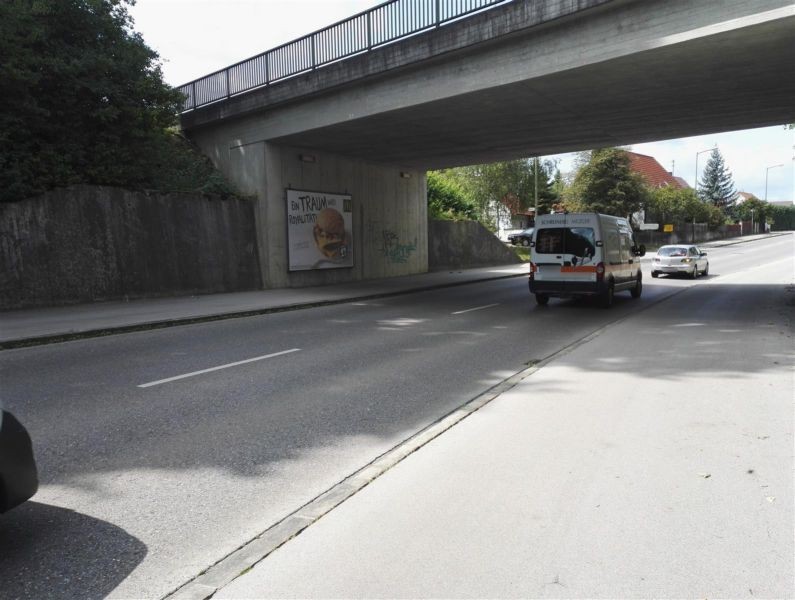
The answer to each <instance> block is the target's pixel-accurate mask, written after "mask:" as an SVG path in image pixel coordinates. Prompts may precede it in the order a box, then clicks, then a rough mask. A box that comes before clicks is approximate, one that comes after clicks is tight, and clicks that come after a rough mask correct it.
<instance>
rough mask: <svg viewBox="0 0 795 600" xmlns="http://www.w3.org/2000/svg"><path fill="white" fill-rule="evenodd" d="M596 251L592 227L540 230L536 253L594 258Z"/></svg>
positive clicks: (537, 237)
mask: <svg viewBox="0 0 795 600" xmlns="http://www.w3.org/2000/svg"><path fill="white" fill-rule="evenodd" d="M595 249H596V243H595V241H594V233H593V229H592V228H590V227H553V228H548V229H539V230H538V235H537V236H536V252H538V253H539V254H573V255H574V256H580V257H583V256H593V255H594V253H595Z"/></svg>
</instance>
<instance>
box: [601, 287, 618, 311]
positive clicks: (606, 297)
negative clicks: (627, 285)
mask: <svg viewBox="0 0 795 600" xmlns="http://www.w3.org/2000/svg"><path fill="white" fill-rule="evenodd" d="M615 292H616V290H615V286H614V284H613V282H612V281H611V282H610V283H609V284H608V285H607V291H606V292H605V293H604V294H602V308H610V307H611V306H613V296H614V295H615Z"/></svg>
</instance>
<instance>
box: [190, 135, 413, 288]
mask: <svg viewBox="0 0 795 600" xmlns="http://www.w3.org/2000/svg"><path fill="white" fill-rule="evenodd" d="M195 141H196V142H197V143H198V144H199V146H200V147H202V149H203V150H204V151H205V153H207V155H208V156H210V157H211V158H212V159H213V161H214V162H215V164H216V165H217V166H218V167H219V168H220V169H221V170H222V172H224V173H225V174H226V175H227V177H229V179H230V180H231V181H232V182H233V183H234V184H235V185H236V186H237V188H238V189H240V190H241V192H243V193H244V194H250V195H254V196H256V197H257V200H258V202H257V211H256V218H257V232H258V233H257V243H258V252H259V262H260V268H261V270H262V281H263V286H264V287H265V288H266V289H267V288H285V287H306V286H312V285H324V284H333V283H343V282H348V281H361V280H369V279H378V278H381V277H393V276H399V275H410V274H415V273H424V272H426V271H427V270H428V214H427V184H426V178H425V172H424V171H421V170H417V169H409V168H402V167H400V166H396V165H377V164H371V163H367V162H365V161H362V160H358V159H352V158H348V157H344V156H340V155H336V154H331V153H326V152H320V151H317V150H314V149H312V148H298V147H291V146H282V145H279V144H274V143H268V142H254V143H248V144H235V143H230V144H229V145H228V146H227V148H228V150H227V151H226V152H224V151H221V150H220V148H219V147H218V146H217V145H215V144H210V143H208V140H202V139H201V136H196V138H195ZM288 190H304V191H309V192H316V193H326V194H331V195H342V196H348V195H349V196H350V199H351V203H350V206H351V208H352V212H351V214H350V220H351V223H350V231H349V232H348V233H349V242H350V246H351V248H352V251H353V265H352V266H347V267H342V268H318V269H306V270H291V264H290V262H291V261H290V253H291V252H295V251H296V250H295V248H294V247H293V248H291V246H290V244H289V243H288V242H289V236H290V234H289V233H288V229H290V228H291V227H293V225H288V212H289V211H288ZM292 231H295V230H294V229H293V230H292ZM310 250H314V249H311V248H310ZM299 251H300V250H299ZM293 262H295V261H293ZM324 264H326V265H328V264H329V263H328V262H327V263H324ZM293 266H294V265H293Z"/></svg>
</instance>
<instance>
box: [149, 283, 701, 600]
mask: <svg viewBox="0 0 795 600" xmlns="http://www.w3.org/2000/svg"><path fill="white" fill-rule="evenodd" d="M689 289H690V288H689V287H686V288H680V289H677V290H675V291H673V292H672V293H671V294H668V295H666V296H664V297H662V298H659V299H658V300H656V301H654V302H652V303H651V304H649V305H648V306H645V307H644V308H643V309H641V311H646V310H648V309H650V308H651V307H653V306H656V305H657V304H660V303H661V302H664V301H666V300H668V299H670V298H673V297H675V296H678V295H679V294H681V293H683V292H686V291H687V290H689ZM635 315H637V312H634V313H631V314H629V315H624V316H621V317H619V318H617V319H614V320H613V321H610V322H608V323H606V324H604V325H602V326H601V327H599V328H598V329H596V330H594V331H592V332H591V333H589V334H587V335H585V336H583V337H581V338H579V339H577V340H575V341H573V342H571V343H570V344H568V345H566V346H565V347H563V348H561V349H560V350H558V351H556V352H554V353H552V354H550V355H549V356H546V357H544V358H542V359H540V360H533V361H530V364H528V367H527V368H525V369H522V370H521V371H518V372H517V373H514V374H513V375H512V376H510V377H508V378H507V379H504V380H503V381H501V382H500V383H498V384H496V385H494V386H492V387H491V388H489V389H488V390H486V391H485V392H483V393H481V394H479V395H477V396H475V397H474V398H473V399H471V400H469V401H468V402H466V403H465V404H463V405H462V406H460V407H458V408H456V409H454V410H453V411H451V412H450V413H448V414H446V415H444V416H442V417H441V418H439V419H437V420H436V421H434V422H433V423H431V424H430V425H428V426H427V427H425V428H423V429H421V430H420V431H419V432H417V433H415V434H414V435H413V436H411V437H410V438H408V439H407V440H405V441H403V442H401V443H400V444H398V445H397V446H395V447H394V448H392V449H391V450H387V451H386V452H385V453H383V454H381V455H380V456H378V457H376V458H375V459H374V460H372V461H371V462H369V463H368V464H367V465H365V466H364V467H362V468H361V469H359V470H358V471H356V472H354V473H353V474H352V475H350V476H348V477H346V478H345V479H343V480H342V481H340V482H339V483H337V484H336V485H334V486H332V487H331V488H329V489H328V490H326V491H325V492H323V493H321V494H320V495H318V496H316V497H315V498H314V499H312V500H310V501H309V502H308V503H307V504H305V505H304V506H302V507H301V508H299V509H297V510H296V511H294V512H293V513H291V514H289V515H287V516H286V517H285V518H283V519H282V520H281V521H279V522H277V523H276V524H274V525H273V526H271V527H270V528H269V529H267V530H266V531H265V532H263V533H262V534H260V535H259V536H257V537H256V538H254V539H253V540H251V541H249V542H247V543H246V544H243V545H242V546H240V547H239V548H238V549H237V550H235V551H233V552H232V553H230V554H229V555H227V556H226V557H224V558H222V559H221V560H220V561H218V562H217V563H215V564H214V565H212V566H211V567H209V568H208V569H207V570H206V571H204V572H203V573H201V574H200V575H198V576H197V577H196V578H195V579H193V580H191V581H189V582H188V583H186V584H184V585H183V586H182V587H180V588H177V589H176V590H174V591H173V592H171V593H170V594H167V595H166V596H164V597H163V598H162V600H208V599H209V598H212V597H213V596H214V595H215V593H216V592H217V591H218V590H220V589H221V588H223V587H225V586H226V585H228V584H229V583H231V582H232V581H234V580H235V579H237V578H238V577H240V576H241V575H244V574H245V573H246V572H248V571H249V570H250V569H251V568H253V567H254V565H256V564H257V563H258V562H260V561H262V560H264V559H265V558H267V557H268V555H270V554H271V553H272V552H273V551H274V550H276V549H278V548H279V547H280V546H282V545H284V544H285V543H287V542H288V541H290V540H291V539H293V538H294V537H295V536H297V535H299V534H300V533H302V532H303V531H304V530H305V529H306V528H307V527H309V526H310V525H312V524H313V523H315V522H316V521H317V520H319V519H320V518H322V517H323V516H324V515H326V514H328V513H329V512H331V511H332V510H334V509H335V508H336V507H337V506H339V505H340V504H342V503H343V502H345V501H346V500H348V499H349V498H350V497H352V496H353V495H355V494H356V493H358V492H360V491H361V490H362V489H364V488H365V487H366V486H368V485H369V484H370V483H372V482H373V481H374V480H375V479H377V478H378V477H380V476H381V475H383V474H384V473H386V472H387V471H389V470H390V469H391V468H392V467H394V466H395V465H397V464H398V463H399V462H401V461H402V460H403V459H405V458H406V457H408V456H410V455H411V454H413V453H414V452H416V451H417V450H419V449H420V448H422V447H423V446H425V445H427V444H428V443H430V442H431V441H433V440H434V439H436V438H437V437H439V436H440V435H442V434H443V433H444V432H445V431H447V430H448V429H450V428H452V427H453V426H455V425H457V424H458V423H460V422H461V421H463V420H464V419H466V418H467V417H468V416H470V415H471V414H473V413H475V412H477V411H478V410H480V409H481V408H483V407H484V406H486V405H487V404H489V403H490V402H491V401H492V400H494V399H496V398H497V397H499V396H501V395H502V394H504V393H505V392H507V391H509V390H510V389H512V388H514V387H515V386H516V385H517V384H519V383H520V382H521V381H522V380H524V379H526V378H527V377H529V376H530V375H532V374H533V373H535V372H537V371H539V370H540V369H542V368H543V367H545V366H546V365H547V364H549V363H551V362H553V361H554V360H557V359H558V358H561V357H563V356H565V355H567V354H570V353H571V352H573V351H574V350H576V349H577V348H579V347H580V346H582V345H584V344H587V343H588V342H590V341H591V340H593V339H595V338H597V337H598V336H600V335H601V334H602V333H604V332H605V331H607V330H608V329H609V328H610V327H613V326H615V325H616V324H617V323H620V322H622V321H624V320H626V319H628V318H630V317H632V316H635Z"/></svg>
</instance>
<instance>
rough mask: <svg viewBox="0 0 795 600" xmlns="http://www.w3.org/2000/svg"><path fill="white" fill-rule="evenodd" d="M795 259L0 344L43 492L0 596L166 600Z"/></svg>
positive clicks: (494, 286)
mask: <svg viewBox="0 0 795 600" xmlns="http://www.w3.org/2000/svg"><path fill="white" fill-rule="evenodd" d="M792 256H793V240H792V237H791V236H788V237H783V238H773V239H771V240H766V241H760V242H754V243H748V244H739V245H737V246H730V247H727V248H721V249H714V250H710V260H711V265H710V276H709V277H708V278H705V279H699V280H697V281H695V282H692V281H688V280H675V279H668V278H660V279H651V277H649V276H648V268H647V267H645V268H644V270H645V273H646V279H645V289H644V294H643V297H642V298H641V299H639V300H632V299H631V298H630V297H629V294H628V293H625V294H620V295H618V296H617V297H616V304H615V306H614V307H613V308H612V309H611V310H608V311H606V310H604V309H601V308H599V307H598V306H597V305H596V304H592V303H587V302H586V303H577V302H573V301H557V300H553V301H551V302H550V304H549V306H547V307H537V306H535V303H534V302H533V301H532V298H531V297H530V296H529V294H528V292H527V284H526V280H524V279H523V278H517V279H509V280H500V281H492V282H484V283H480V284H473V285H467V286H461V287H457V288H448V289H444V290H439V291H435V292H425V293H419V294H412V295H407V296H399V297H394V298H389V299H384V300H380V301H378V302H367V303H350V304H344V305H337V306H332V307H325V308H316V309H309V310H304V311H296V312H290V313H277V314H271V315H264V316H260V317H254V318H249V319H237V320H231V321H220V322H215V323H208V324H201V325H193V326H186V327H180V328H174V329H163V330H156V331H150V332H140V333H134V334H129V335H123V336H114V337H110V338H99V339H92V340H83V341H76V342H69V343H63V344H54V345H50V346H41V347H34V348H27V349H19V350H11V351H5V352H2V353H0V376H1V377H2V393H3V397H4V401H5V404H6V407H7V408H8V409H9V410H11V411H13V412H14V413H15V414H16V415H17V416H18V417H19V418H20V419H21V420H22V421H23V422H24V423H25V425H26V426H27V427H28V429H29V431H30V432H31V434H32V437H33V439H34V445H35V450H36V454H37V460H38V464H39V468H40V472H41V480H42V485H41V489H40V491H39V493H38V494H37V496H36V497H35V498H34V501H32V502H29V503H27V504H26V505H23V506H22V507H19V508H18V509H15V510H14V511H12V512H10V513H8V514H7V515H4V516H3V517H2V518H0V547H2V548H3V549H4V552H2V553H0V580H2V581H3V587H2V589H0V597H22V598H40V597H48V598H73V597H82V598H100V597H105V596H108V595H110V596H111V597H146V598H157V597H162V596H163V595H165V594H167V593H169V592H171V591H172V590H174V589H175V588H177V587H179V586H180V585H181V584H182V583H184V582H186V581H187V580H189V579H191V578H192V577H194V576H195V575H197V574H198V573H200V572H201V571H202V570H204V569H205V568H207V567H208V566H209V565H211V564H212V563H214V562H215V561H217V560H218V559H220V558H222V557H223V556H225V555H227V554H228V553H230V552H232V551H233V550H234V549H236V548H237V547H239V546H240V545H241V544H243V543H245V542H246V541H248V540H250V539H252V538H253V537H255V536H256V535H257V534H259V533H260V532H262V531H264V530H265V529H267V528H268V527H269V526H270V525H272V524H273V523H274V522H276V521H278V520H279V519H280V518H282V517H284V516H285V515H286V514H288V513H290V512H292V511H293V510H294V509H296V508H297V507H299V506H301V505H303V504H304V503H306V502H307V501H309V500H311V499H312V498H313V497H315V496H316V495H318V494H319V493H321V492H322V491H324V490H326V489H328V488H329V487H331V486H332V485H334V484H335V483H337V482H338V481H340V480H341V479H343V478H344V477H345V476H347V475H348V474H350V473H351V472H353V471H355V470H356V469H358V468H360V467H362V466H363V465H365V464H367V463H368V462H370V461H371V460H373V459H374V458H375V457H377V456H379V455H380V454H382V453H383V452H385V451H386V450H388V449H389V448H392V447H393V446H395V445H396V444H398V443H399V442H401V441H403V440H404V439H406V438H407V437H409V436H410V435H411V434H413V433H414V432H416V431H417V430H419V429H421V428H422V427H424V426H425V425H427V424H428V423H430V422H432V421H434V420H436V419H438V418H439V417H440V416H442V415H444V414H446V413H448V412H450V411H451V410H453V409H455V408H456V407H458V406H460V405H461V404H463V403H464V402H466V401H467V400H469V399H470V398H472V397H474V396H476V395H478V394H480V393H481V392H483V391H484V390H485V389H487V388H489V387H491V386H493V385H494V384H496V383H498V382H500V381H501V380H503V379H505V378H506V377H508V376H510V375H512V374H513V373H515V372H517V371H519V370H521V369H522V368H524V367H525V366H526V365H527V364H528V363H531V362H533V361H536V360H539V359H542V358H544V357H546V356H549V355H551V354H553V353H554V352H556V351H557V350H559V349H560V348H562V347H565V346H567V345H569V344H571V343H573V342H575V341H577V340H579V339H581V338H582V337H584V336H586V335H588V334H589V333H591V332H592V331H594V330H596V329H599V328H601V327H604V326H605V325H607V324H609V323H611V322H616V321H618V320H620V319H623V318H625V317H632V318H638V319H642V318H643V315H644V314H646V313H645V311H646V309H650V308H652V307H654V306H656V303H658V302H659V301H664V302H665V303H669V302H675V301H676V300H675V299H674V298H670V296H672V295H674V294H680V293H683V292H684V291H685V290H686V289H687V288H690V287H692V286H694V285H695V286H699V287H701V286H703V287H704V288H709V289H710V290H711V295H710V296H709V297H708V298H716V297H719V296H720V293H721V286H722V283H721V281H722V279H723V278H725V277H727V276H729V275H732V274H734V275H733V277H735V278H738V277H739V278H740V280H741V281H742V278H743V273H744V272H752V271H753V268H754V267H755V266H756V265H759V264H761V263H764V262H771V261H778V262H779V263H781V264H782V268H783V269H785V270H786V269H789V270H790V272H791V271H792V264H793V263H792ZM749 270H750V271H749ZM731 285H736V283H734V284H731ZM779 287H780V286H779ZM777 289H778V288H777ZM676 297H677V298H679V297H680V296H678V295H677V296H676ZM681 297H686V296H684V295H683V296H681ZM666 298H668V299H667V300H666ZM758 301H759V302H760V305H761V306H762V307H763V308H762V309H763V310H768V307H767V305H765V304H764V302H763V296H761V295H760V296H759V297H758ZM734 318H737V319H738V320H739V319H740V315H739V314H738V315H734ZM738 326H739V325H738ZM727 327H729V325H727ZM6 549H9V550H8V551H5V550H6Z"/></svg>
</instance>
